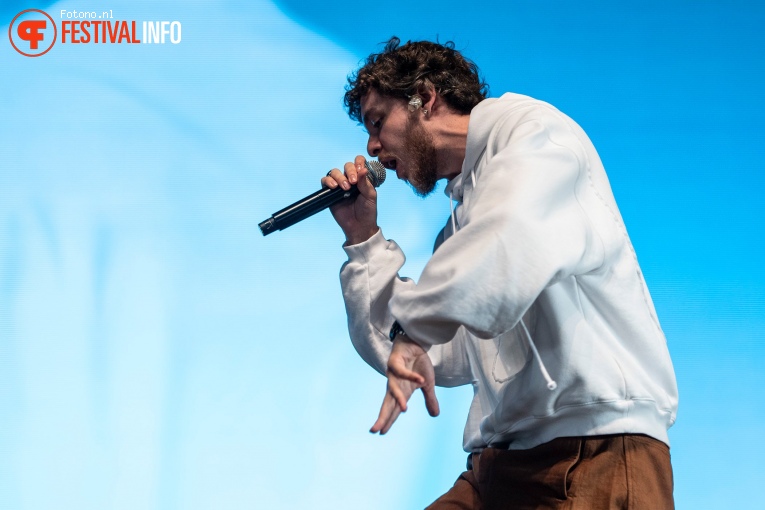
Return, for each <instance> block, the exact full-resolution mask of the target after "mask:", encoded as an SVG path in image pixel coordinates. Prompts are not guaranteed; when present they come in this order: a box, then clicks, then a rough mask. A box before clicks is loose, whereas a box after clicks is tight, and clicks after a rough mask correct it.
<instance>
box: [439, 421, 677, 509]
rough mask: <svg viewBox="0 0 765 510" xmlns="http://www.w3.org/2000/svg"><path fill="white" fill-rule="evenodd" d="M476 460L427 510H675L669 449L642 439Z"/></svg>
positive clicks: (575, 443) (584, 442)
mask: <svg viewBox="0 0 765 510" xmlns="http://www.w3.org/2000/svg"><path fill="white" fill-rule="evenodd" d="M471 460H472V464H473V469H469V470H468V471H465V472H464V473H462V474H461V475H460V477H459V478H458V479H457V481H456V482H455V483H454V486H453V487H452V488H451V489H450V490H449V491H448V492H447V493H446V494H444V495H443V496H441V497H440V498H438V499H437V500H436V501H435V502H433V504H432V505H430V506H429V507H428V508H427V510H500V509H501V510H516V509H517V510H527V509H528V510H531V509H535V510H537V509H556V510H558V509H560V510H563V509H565V510H602V509H603V510H604V509H630V510H642V509H645V510H668V509H673V508H674V501H673V498H672V488H673V481H672V465H671V463H670V457H669V448H668V447H667V445H665V444H664V443H662V442H661V441H658V440H656V439H653V438H650V437H648V436H644V435H630V434H627V435H613V436H593V437H563V438H558V439H555V440H553V441H550V442H549V443H545V444H543V445H540V446H537V447H535V448H531V449H529V450H504V449H497V448H487V449H485V450H484V451H483V452H481V453H480V454H479V453H474V454H472V457H471Z"/></svg>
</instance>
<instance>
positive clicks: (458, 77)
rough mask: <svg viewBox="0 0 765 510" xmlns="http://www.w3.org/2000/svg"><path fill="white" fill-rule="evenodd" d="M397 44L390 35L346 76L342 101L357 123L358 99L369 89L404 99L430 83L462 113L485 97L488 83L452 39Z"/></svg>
mask: <svg viewBox="0 0 765 510" xmlns="http://www.w3.org/2000/svg"><path fill="white" fill-rule="evenodd" d="M400 43H401V40H400V39H399V38H398V37H395V36H394V37H391V38H390V40H389V41H388V42H387V43H386V44H385V48H384V49H383V51H382V52H380V53H373V54H371V55H369V57H367V59H366V61H365V62H364V65H363V66H362V67H361V68H360V69H359V70H357V71H356V72H354V73H352V74H351V75H350V76H348V84H347V85H346V87H345V98H344V101H343V102H344V104H345V108H346V109H347V110H348V115H349V116H350V117H351V118H352V119H353V120H355V121H357V122H361V120H362V119H361V98H362V97H363V96H364V94H366V93H367V92H369V90H370V89H375V90H377V92H379V93H380V94H383V95H386V96H391V97H400V98H401V99H404V100H408V98H409V97H410V96H412V95H413V94H415V93H417V92H418V91H419V90H421V88H422V87H424V86H426V85H428V84H430V85H433V87H434V88H435V90H436V92H438V93H439V94H440V95H441V97H442V98H443V99H444V101H446V104H447V105H449V107H450V108H452V109H454V110H455V111H457V112H460V113H465V114H468V113H470V110H472V109H473V107H474V106H475V105H477V104H478V103H480V102H481V101H482V100H484V99H486V96H487V95H488V93H489V86H488V85H487V84H486V83H485V82H484V81H483V79H482V78H481V77H480V76H479V75H478V66H476V65H475V64H474V63H473V62H472V61H471V60H468V59H467V58H465V57H464V56H462V54H461V53H460V52H459V51H457V50H455V49H454V43H453V42H451V41H447V42H446V43H444V44H440V43H437V42H435V43H433V42H430V41H415V42H412V41H409V42H407V43H406V44H404V45H403V46H399V44H400Z"/></svg>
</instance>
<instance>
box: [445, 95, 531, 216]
mask: <svg viewBox="0 0 765 510" xmlns="http://www.w3.org/2000/svg"><path fill="white" fill-rule="evenodd" d="M524 103H531V104H533V103H537V104H538V103H539V101H537V100H535V99H533V98H531V97H529V96H524V95H522V94H513V93H512V92H508V93H506V94H503V95H502V96H500V97H490V98H488V99H484V100H483V101H481V102H480V103H478V104H477V105H476V106H475V108H473V110H472V111H471V112H470V123H469V124H468V135H467V145H466V147H465V160H464V161H463V162H462V172H461V173H460V175H458V176H457V177H455V178H454V179H452V180H451V181H449V184H448V185H447V186H446V188H445V189H444V193H445V194H446V196H447V197H450V198H452V199H453V200H456V201H457V202H462V197H463V195H464V190H463V185H464V183H465V182H468V181H467V180H468V178H470V179H471V180H472V181H474V180H475V176H474V175H472V174H473V170H474V169H475V167H476V165H477V164H478V161H479V160H480V159H481V156H482V155H483V153H484V151H485V150H486V143H487V142H488V139H489V134H490V133H491V130H492V129H493V128H494V127H495V126H496V125H497V122H498V121H499V119H500V118H502V117H503V116H505V115H507V112H508V111H509V110H511V109H513V108H515V107H517V106H520V105H522V104H524ZM500 104H501V106H500ZM473 183H474V182H473ZM474 184H475V183H474Z"/></svg>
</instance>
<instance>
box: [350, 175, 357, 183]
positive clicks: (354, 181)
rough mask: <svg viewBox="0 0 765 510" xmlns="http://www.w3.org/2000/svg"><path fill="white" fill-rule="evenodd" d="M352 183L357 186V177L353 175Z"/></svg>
mask: <svg viewBox="0 0 765 510" xmlns="http://www.w3.org/2000/svg"><path fill="white" fill-rule="evenodd" d="M351 183H352V184H356V176H355V175H351Z"/></svg>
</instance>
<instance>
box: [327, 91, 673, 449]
mask: <svg viewBox="0 0 765 510" xmlns="http://www.w3.org/2000/svg"><path fill="white" fill-rule="evenodd" d="M446 191H447V194H449V195H451V196H453V197H454V199H456V200H457V201H458V202H461V204H460V205H459V206H458V207H457V209H456V211H455V216H456V218H453V220H452V221H451V222H450V223H449V224H447V226H446V228H445V229H444V232H443V237H444V238H445V240H444V241H443V243H442V244H440V245H438V246H437V249H436V251H435V252H434V254H433V257H432V258H431V259H430V261H429V262H428V264H427V265H426V267H425V269H424V270H423V272H422V275H421V277H420V279H419V281H418V282H417V283H416V284H415V282H414V281H412V280H410V279H402V278H400V277H399V276H398V274H397V273H398V270H399V269H400V268H401V266H402V265H403V263H404V254H403V252H402V251H401V249H400V248H399V247H398V245H397V244H396V243H395V242H393V241H386V240H385V239H384V237H383V236H382V233H381V232H378V233H377V234H376V235H375V236H373V237H372V238H371V239H369V240H368V241H366V242H364V243H361V244H357V245H353V246H346V247H345V250H346V252H347V254H348V257H349V260H348V262H346V263H345V264H344V265H343V268H342V270H341V273H340V279H341V283H342V287H343V296H344V298H345V303H346V309H347V312H348V324H349V330H350V336H351V340H352V342H353V345H354V346H355V348H356V350H357V351H358V353H359V354H360V355H361V357H362V358H363V359H364V360H365V361H366V362H367V363H369V364H370V365H371V366H372V367H373V368H375V369H376V370H377V371H378V372H380V373H385V367H386V364H387V360H388V355H389V353H390V341H389V340H388V332H389V330H390V328H391V325H392V324H393V321H394V320H398V322H399V323H400V324H401V326H402V327H403V329H404V331H406V333H407V335H408V336H409V337H410V338H411V339H413V340H414V341H416V342H417V343H419V344H420V345H422V346H423V347H425V348H426V349H428V354H429V356H430V358H431V360H432V361H433V364H434V366H435V369H436V383H437V384H438V385H440V386H457V385H461V384H468V383H470V384H472V385H473V388H474V392H475V397H474V399H473V403H472V405H471V407H470V413H469V416H468V421H467V425H466V427H465V436H464V443H463V444H464V447H465V450H466V451H479V450H481V449H482V448H485V447H486V446H489V445H498V444H502V445H504V446H505V447H509V448H512V449H524V448H531V447H534V446H537V445H539V444H542V443H545V442H547V441H550V440H552V439H554V438H556V437H564V436H587V435H600V434H620V433H642V434H647V435H649V436H652V437H654V438H656V439H659V440H661V441H663V442H665V443H667V444H669V440H668V438H667V429H668V428H669V427H670V426H671V425H672V424H673V423H674V421H675V416H676V410H677V386H676V382H675V376H674V371H673V368H672V362H671V361H670V358H669V352H668V351H667V345H666V340H665V338H664V334H663V332H662V330H661V327H660V326H659V321H658V319H657V317H656V311H655V309H654V306H653V303H652V301H651V297H650V295H649V293H648V289H647V287H646V285H645V281H644V279H643V276H642V273H641V271H640V267H639V266H638V262H637V258H636V255H635V251H634V249H633V247H632V244H631V243H630V240H629V237H628V236H627V231H626V228H625V226H624V223H623V222H622V218H621V215H620V214H619V210H618V209H617V207H616V202H615V201H614V198H613V194H612V192H611V188H610V185H609V183H608V178H607V177H606V173H605V170H604V169H603V165H602V164H601V162H600V158H599V157H598V154H597V153H596V151H595V148H594V147H593V145H592V143H591V142H590V140H589V139H588V137H587V135H586V134H585V133H584V131H583V130H582V129H581V128H580V127H579V126H578V125H577V124H576V123H575V122H574V121H572V120H571V119H570V118H568V117H567V116H565V115H564V114H562V113H561V112H559V111H558V110H557V109H555V108H554V107H552V106H551V105H549V104H547V103H544V102H541V101H537V100H535V99H532V98H530V97H526V96H521V95H517V94H505V95H503V96H502V97H500V98H498V99H487V100H485V101H483V102H481V103H480V104H479V105H478V106H476V107H475V108H474V109H473V111H472V112H471V114H470V124H469V128H468V138H467V149H466V154H465V161H464V163H463V166H462V173H461V175H460V176H458V177H457V178H455V179H453V180H452V181H451V182H450V183H449V185H448V186H447V189H446ZM452 222H453V224H454V227H453V226H452ZM455 228H456V232H454V230H455ZM439 237H442V236H439ZM535 351H537V352H536V353H535ZM535 358H536V359H535ZM545 367H546V369H547V371H549V374H550V376H551V377H552V378H553V379H555V381H556V383H557V384H556V383H551V381H550V380H549V377H547V374H546V371H545ZM556 385H557V387H556V389H554V390H550V389H548V386H550V387H552V386H556Z"/></svg>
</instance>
